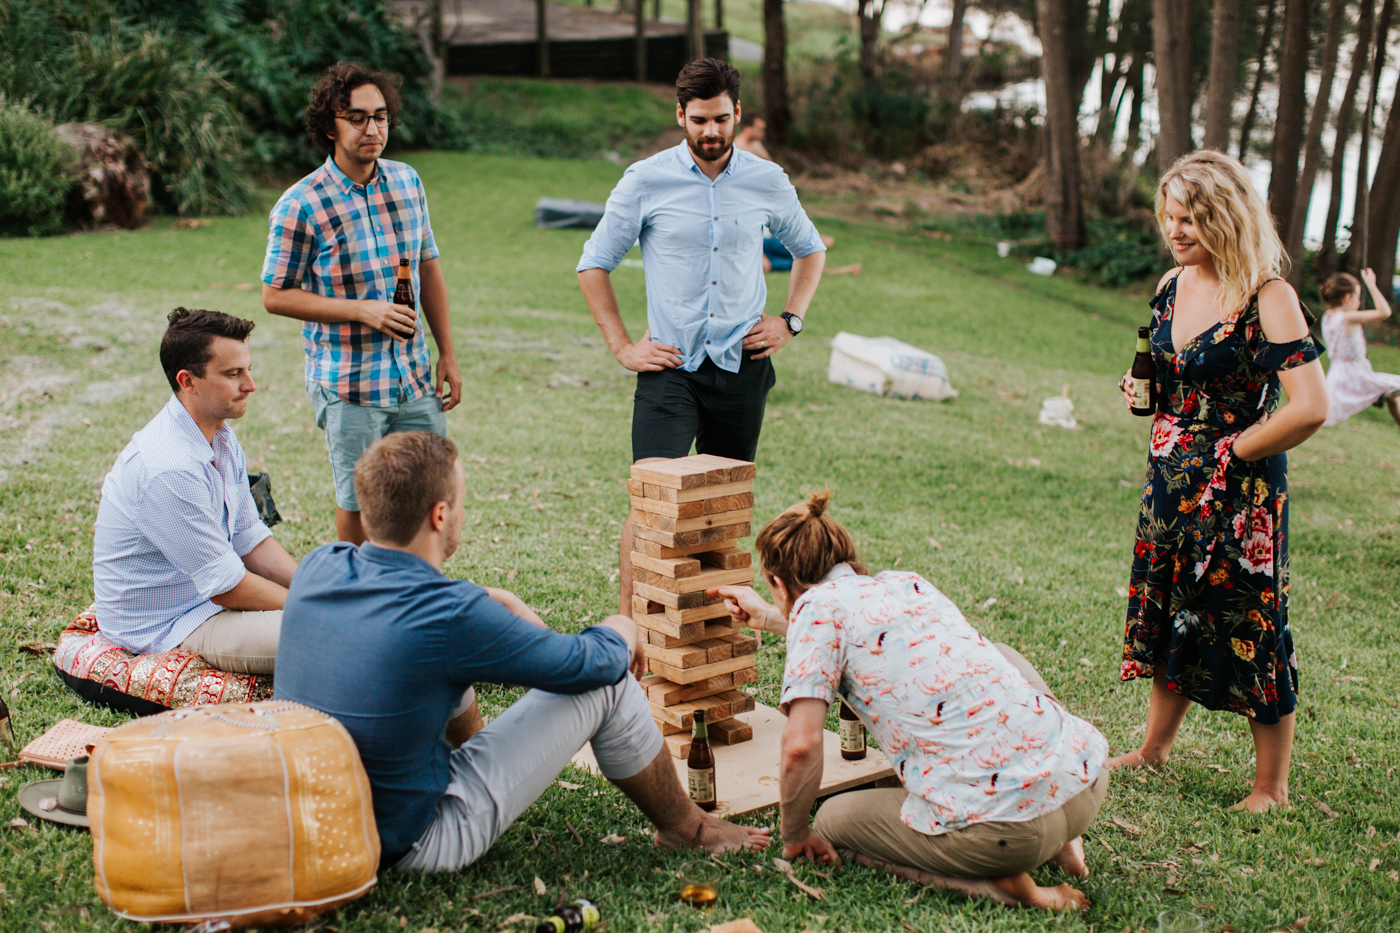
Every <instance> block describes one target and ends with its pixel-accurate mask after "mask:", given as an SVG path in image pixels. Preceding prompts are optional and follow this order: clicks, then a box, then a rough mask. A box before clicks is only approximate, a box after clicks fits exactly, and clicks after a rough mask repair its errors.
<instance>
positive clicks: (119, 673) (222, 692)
mask: <svg viewBox="0 0 1400 933" xmlns="http://www.w3.org/2000/svg"><path fill="white" fill-rule="evenodd" d="M53 663H54V667H56V668H58V676H60V677H62V678H63V680H64V682H65V683H67V684H68V686H69V687H72V688H73V690H74V692H76V693H77V694H78V695H79V696H81V697H82V698H83V699H85V700H88V701H89V702H92V703H98V704H100V705H102V706H110V707H111V708H113V709H117V710H122V711H125V712H130V713H135V714H136V715H137V716H150V715H152V714H154V713H162V712H164V711H166V710H168V709H179V708H180V707H184V706H205V705H207V704H215V703H252V702H255V701H257V700H270V699H272V678H271V677H260V676H257V675H255V674H232V673H229V672H228V671H221V670H218V669H217V668H214V667H211V666H210V665H209V664H208V663H207V662H206V661H205V660H204V659H203V658H201V657H200V656H199V655H197V654H195V653H194V652H193V651H186V650H184V649H181V648H176V649H175V650H174V651H164V652H162V653H160V654H132V653H131V652H130V651H127V650H126V649H125V648H122V647H121V646H119V645H117V644H116V643H115V642H113V641H111V640H110V639H108V638H107V637H106V636H105V635H103V634H102V633H101V632H100V631H98V628H97V607H96V606H89V607H88V608H87V609H86V610H84V611H83V612H82V614H80V615H79V616H78V617H77V618H76V619H74V620H73V623H72V624H71V625H69V626H68V627H67V628H66V629H64V630H63V634H61V635H59V636H58V648H57V650H55V651H54V653H53Z"/></svg>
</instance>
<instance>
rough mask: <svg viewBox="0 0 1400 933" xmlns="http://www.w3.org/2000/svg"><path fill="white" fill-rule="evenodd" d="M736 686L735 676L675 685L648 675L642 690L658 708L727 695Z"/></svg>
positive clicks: (643, 682) (720, 676)
mask: <svg viewBox="0 0 1400 933" xmlns="http://www.w3.org/2000/svg"><path fill="white" fill-rule="evenodd" d="M754 670H755V671H757V670H758V669H757V668H754ZM735 673H738V672H735ZM734 686H735V684H734V674H719V675H717V676H715V677H710V678H708V679H706V680H702V681H698V682H697V683H693V684H673V683H671V682H670V681H669V680H667V679H666V678H664V677H662V676H660V675H659V674H648V675H647V676H645V677H643V678H642V689H644V690H645V691H646V692H647V699H648V700H649V701H651V702H652V703H653V704H655V705H656V706H675V705H676V704H677V703H689V702H690V701H691V700H698V699H700V698H701V697H710V696H715V695H716V694H720V693H727V692H729V691H730V690H733V689H734Z"/></svg>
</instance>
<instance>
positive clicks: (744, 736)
mask: <svg viewBox="0 0 1400 933" xmlns="http://www.w3.org/2000/svg"><path fill="white" fill-rule="evenodd" d="M705 728H706V730H707V731H708V732H709V734H710V741H711V742H714V743H715V744H716V745H738V744H739V743H740V742H749V741H752V740H753V726H751V725H749V724H748V723H746V722H744V721H743V720H741V719H722V720H720V721H719V722H716V723H711V722H709V721H706V723H705ZM685 757H687V758H688V757H690V749H686V751H685Z"/></svg>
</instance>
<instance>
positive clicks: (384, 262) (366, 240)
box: [262, 62, 462, 544]
mask: <svg viewBox="0 0 1400 933" xmlns="http://www.w3.org/2000/svg"><path fill="white" fill-rule="evenodd" d="M395 85H396V80H395V78H394V77H393V76H390V75H385V74H382V73H380V72H377V71H371V70H370V69H368V68H364V67H362V66H360V65H354V64H348V63H345V62H341V63H340V64H337V65H334V66H333V67H331V68H328V69H326V71H325V72H324V73H323V74H322V75H321V77H320V78H319V79H317V81H316V85H315V86H314V87H313V88H312V89H311V103H310V105H309V106H308V107H307V108H306V132H307V134H308V135H309V136H310V137H311V141H312V143H314V144H315V145H316V147H317V148H319V149H320V150H321V151H323V152H326V153H328V156H327V158H326V161H325V163H324V164H323V165H322V166H321V167H320V168H318V169H316V171H314V172H312V173H311V174H310V175H307V176H306V177H305V178H303V179H302V180H301V181H299V182H297V183H296V184H295V185H292V187H290V188H288V189H287V191H286V192H285V193H284V194H283V195H282V197H281V198H280V199H279V200H278V202H277V204H276V206H275V207H273V209H272V215H271V230H270V232H269V234H268V238H267V256H266V258H265V259H264V261H263V272H262V281H263V290H262V298H263V307H264V308H266V309H267V310H268V311H270V312H271V313H273V314H281V315H286V316H287V317H293V318H296V319H297V320H300V321H305V322H306V327H305V328H303V329H302V338H303V342H304V344H305V347H306V389H307V392H308V393H309V394H310V395H311V402H312V405H313V407H314V410H315V412H316V423H317V425H318V426H319V427H321V428H322V429H323V430H324V431H325V432H326V447H327V448H328V449H329V450H330V460H331V473H332V475H333V476H334V479H335V505H336V510H335V530H336V534H337V535H338V536H339V538H340V539H341V540H342V541H349V542H350V543H352V544H360V543H362V542H363V541H364V540H365V532H364V527H363V526H362V524H361V523H360V502H359V499H358V498H357V497H356V495H355V463H356V461H358V460H359V459H360V454H362V453H364V451H365V450H366V449H367V448H368V447H369V445H370V444H372V443H374V442H375V441H376V440H378V439H379V438H380V437H383V436H384V435H385V434H389V433H391V432H394V431H430V432H432V433H434V434H439V435H442V436H444V437H445V436H446V435H447V418H446V415H445V414H444V413H445V412H447V411H450V410H451V409H453V408H455V407H456V406H457V403H458V402H459V401H461V397H462V374H461V370H460V369H459V368H458V365H457V354H456V351H455V350H454V349H453V346H452V329H451V324H450V320H449V315H448V307H447V283H446V280H444V278H443V275H442V269H441V267H440V266H439V264H438V249H437V243H436V242H435V241H434V240H433V228H432V225H431V224H430V223H429V221H428V200H427V196H426V195H425V194H424V192H423V182H422V181H421V180H419V178H418V173H417V172H415V171H414V170H413V169H412V168H410V167H409V166H407V165H405V164H403V163H402V162H391V161H389V160H388V159H381V158H379V155H380V153H382V152H383V151H384V146H385V144H386V143H388V141H389V131H390V130H391V129H393V128H394V126H396V125H397V123H396V120H397V116H398V112H399V95H398V92H397V90H395ZM401 260H407V261H408V266H409V270H410V272H411V275H412V281H413V294H414V297H415V299H416V300H417V303H418V307H419V308H421V309H422V312H423V315H422V316H423V320H424V321H425V322H426V324H427V328H428V330H430V331H432V334H433V340H434V342H435V343H437V348H438V365H437V374H436V380H435V379H434V376H433V372H432V359H431V358H430V357H429V355H428V343H427V341H426V340H425V339H424V337H423V328H422V327H420V326H419V325H418V310H417V309H416V308H411V307H408V306H406V305H399V304H395V303H394V290H395V287H396V285H397V279H398V271H399V263H400V261H401ZM444 381H445V382H446V383H447V386H448V394H447V395H444V394H443V382H444Z"/></svg>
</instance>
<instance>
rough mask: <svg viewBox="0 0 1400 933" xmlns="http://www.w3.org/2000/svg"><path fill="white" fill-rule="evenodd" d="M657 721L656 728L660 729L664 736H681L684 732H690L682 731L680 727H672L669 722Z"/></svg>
mask: <svg viewBox="0 0 1400 933" xmlns="http://www.w3.org/2000/svg"><path fill="white" fill-rule="evenodd" d="M655 721H656V728H658V729H660V730H661V734H662V735H663V736H666V735H678V734H680V733H682V732H686V731H688V730H686V729H682V728H681V727H680V726H673V725H671V724H670V723H669V722H662V721H661V720H659V719H658V720H655Z"/></svg>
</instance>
